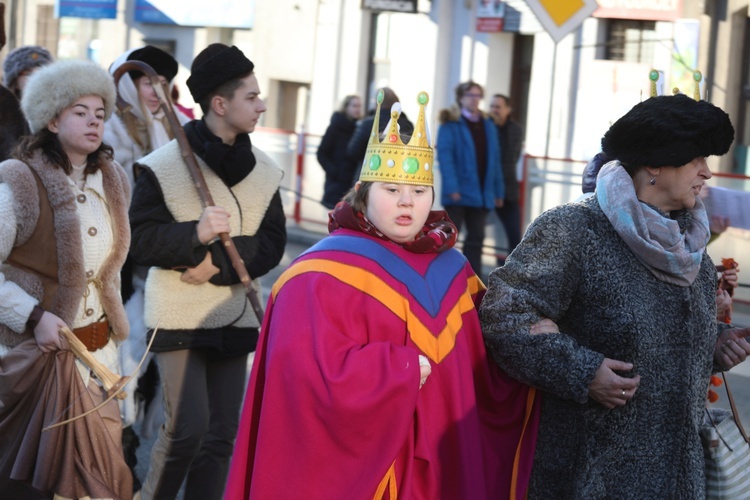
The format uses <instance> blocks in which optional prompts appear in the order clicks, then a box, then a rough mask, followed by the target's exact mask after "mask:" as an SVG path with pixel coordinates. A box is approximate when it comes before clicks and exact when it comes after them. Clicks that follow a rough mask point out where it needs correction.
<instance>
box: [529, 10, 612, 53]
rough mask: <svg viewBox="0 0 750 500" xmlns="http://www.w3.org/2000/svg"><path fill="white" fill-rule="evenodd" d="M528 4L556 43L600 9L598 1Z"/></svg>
mask: <svg viewBox="0 0 750 500" xmlns="http://www.w3.org/2000/svg"><path fill="white" fill-rule="evenodd" d="M526 3H527V4H528V6H529V8H530V9H531V10H532V11H533V12H534V14H535V15H536V17H537V18H538V19H539V22H540V23H541V25H542V26H544V29H546V30H547V32H548V33H549V34H550V36H551V37H552V39H553V40H554V41H555V43H557V42H559V41H560V40H562V39H563V38H564V37H565V35H567V34H568V33H570V32H571V31H573V30H575V29H576V28H578V26H580V25H581V23H582V22H583V20H584V19H586V18H587V17H589V16H590V15H591V13H592V12H594V11H595V10H596V9H597V8H599V5H598V4H597V3H596V0H526Z"/></svg>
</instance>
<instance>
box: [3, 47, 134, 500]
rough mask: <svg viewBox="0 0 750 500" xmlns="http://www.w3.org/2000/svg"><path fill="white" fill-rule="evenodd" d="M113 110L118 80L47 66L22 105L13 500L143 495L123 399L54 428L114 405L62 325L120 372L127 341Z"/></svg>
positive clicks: (8, 202)
mask: <svg viewBox="0 0 750 500" xmlns="http://www.w3.org/2000/svg"><path fill="white" fill-rule="evenodd" d="M114 105H115V87H114V83H113V81H112V77H111V76H110V75H109V74H108V73H107V72H106V71H105V70H103V69H102V68H100V67H98V66H97V65H95V64H93V63H90V62H84V61H61V62H56V63H53V64H51V65H49V66H46V67H44V68H42V69H40V70H38V71H37V72H35V73H34V74H33V75H32V77H31V78H30V80H29V82H28V84H27V86H26V89H25V91H24V94H23V99H22V102H21V106H22V109H23V112H24V114H25V115H26V118H27V120H28V122H29V127H30V130H31V135H30V136H27V137H25V138H24V139H23V140H22V141H21V143H20V144H19V145H18V147H17V148H16V151H15V152H14V158H15V159H12V160H7V161H5V162H3V163H1V164H0V297H2V300H0V457H3V459H2V460H0V488H2V491H3V492H8V491H13V494H12V495H11V496H13V497H17V498H30V497H31V498H33V496H31V493H30V492H31V491H33V490H37V491H41V492H43V493H44V495H46V496H49V495H54V496H55V497H56V498H60V497H61V498H82V497H91V498H130V497H131V496H132V484H131V483H132V478H131V475H130V471H129V470H128V467H127V465H126V464H125V462H124V460H123V457H122V448H121V442H120V432H121V423H120V415H119V410H118V406H117V403H116V402H114V401H110V402H109V403H107V404H105V405H103V406H102V407H101V409H99V410H98V411H96V412H94V413H92V414H90V415H88V416H86V417H84V418H81V419H79V420H76V421H74V422H72V423H70V424H68V425H65V426H61V427H56V428H54V429H52V430H49V431H46V432H43V431H42V429H43V428H45V427H46V426H49V425H52V424H54V423H56V422H58V421H60V420H63V419H66V418H69V417H73V416H75V415H76V414H81V413H83V412H85V411H87V410H89V409H92V408H94V407H95V405H97V404H99V403H102V402H103V401H104V400H105V399H106V398H107V392H106V390H105V389H104V388H103V387H102V386H101V383H100V382H99V380H98V379H97V378H96V377H94V376H93V375H92V374H91V372H90V371H89V369H88V368H86V367H85V366H84V365H83V364H81V363H80V362H78V361H73V359H74V358H73V355H72V353H71V352H70V351H69V350H68V346H67V342H65V341H63V340H62V339H61V336H60V333H59V331H60V329H62V328H64V327H69V328H70V329H72V330H73V332H74V333H75V335H76V336H77V337H78V338H79V339H80V340H81V342H83V344H84V345H85V346H86V347H87V348H88V350H89V351H90V352H91V354H92V355H93V356H94V357H95V358H96V359H97V360H98V361H99V362H100V363H102V364H104V365H105V366H107V367H108V368H109V369H110V370H111V371H113V372H116V371H117V343H119V342H121V341H122V340H124V339H125V338H126V337H127V335H128V330H129V328H128V322H127V319H126V316H125V312H124V310H123V307H122V302H121V299H120V288H119V272H120V267H121V266H122V263H123V262H124V260H125V256H126V253H127V248H128V245H129V242H130V231H129V224H128V217H127V208H128V199H129V191H130V185H129V183H128V180H127V177H126V176H125V173H124V172H123V170H122V168H121V167H120V166H119V165H118V164H117V163H115V162H114V160H113V159H112V148H110V147H109V146H107V145H106V144H104V143H103V142H102V137H103V133H104V122H105V121H106V120H107V119H108V118H109V117H110V116H111V114H112V111H113V109H114ZM31 488H33V490H31Z"/></svg>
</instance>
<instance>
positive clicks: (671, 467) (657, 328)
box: [480, 197, 726, 500]
mask: <svg viewBox="0 0 750 500" xmlns="http://www.w3.org/2000/svg"><path fill="white" fill-rule="evenodd" d="M687 223H689V220H688V221H687ZM715 287H716V273H715V270H714V267H713V263H712V262H711V259H710V258H709V257H708V255H707V254H704V258H703V261H702V264H701V269H700V273H699V274H698V277H697V278H696V279H695V281H694V282H693V284H692V285H691V286H689V287H680V286H676V285H671V284H668V283H665V282H662V281H659V280H657V279H656V278H655V277H654V276H653V275H652V274H651V272H649V270H648V269H646V267H644V265H643V264H641V262H640V261H639V260H638V259H637V258H636V257H635V255H634V254H633V253H632V251H631V250H630V249H629V248H628V246H627V245H626V244H625V242H624V241H623V240H622V239H621V238H620V236H619V235H618V234H617V233H616V232H615V230H614V228H613V227H612V225H611V224H610V223H609V221H608V219H607V218H606V216H605V215H604V213H603V212H602V210H601V208H600V207H599V203H598V201H597V200H596V198H595V197H592V198H589V199H587V200H584V201H583V202H580V203H572V204H568V205H564V206H561V207H558V208H555V209H553V210H550V211H548V212H546V213H544V214H542V215H541V216H540V217H539V218H538V219H536V221H534V223H533V224H532V225H531V226H530V227H529V229H528V232H527V233H526V236H525V237H524V239H523V241H522V242H521V244H520V245H519V246H518V247H517V248H516V250H515V251H514V252H513V254H512V256H511V257H510V258H509V259H508V260H507V262H506V265H505V266H504V267H502V268H499V269H497V270H496V271H494V272H493V273H492V274H491V275H490V278H489V290H488V292H487V295H486V296H485V298H484V301H483V303H482V307H481V310H480V316H481V319H482V328H483V331H484V333H485V340H486V342H487V345H488V349H489V351H490V353H491V355H492V356H493V358H494V359H495V361H496V362H497V363H498V364H499V365H500V366H501V367H502V368H504V369H505V370H506V371H507V372H508V373H509V374H510V375H512V376H514V377H516V378H517V379H519V380H521V381H523V382H525V383H528V384H530V385H532V386H535V387H538V388H540V389H542V391H543V393H542V417H541V422H540V428H539V438H538V443H537V450H536V456H535V459H534V467H533V471H532V478H531V485H530V490H529V497H530V498H575V499H582V498H585V499H587V500H588V499H596V498H639V499H640V498H660V499H661V498H689V499H700V498H703V497H704V476H703V452H702V448H701V443H700V439H699V437H698V425H699V422H700V421H701V417H702V415H703V411H704V408H705V404H706V392H707V390H708V382H709V377H710V375H711V372H712V368H713V348H714V343H715V341H716V338H717V335H718V332H719V330H720V329H723V328H725V327H726V326H725V325H719V324H717V322H716V319H715V318H716V306H715V293H714V290H715ZM542 317H547V318H551V319H552V320H554V321H555V322H557V324H558V325H559V327H560V332H561V333H560V334H542V335H533V336H532V335H530V334H529V326H530V325H531V324H532V323H534V322H536V321H538V320H539V319H540V318H542ZM604 357H608V358H612V359H616V360H621V361H625V362H630V363H633V365H634V369H633V373H637V374H639V375H640V376H641V384H640V387H639V389H638V391H637V392H636V394H635V397H634V398H633V399H632V400H630V401H628V403H627V404H626V405H625V406H623V407H618V408H615V409H612V410H608V409H606V408H605V407H604V406H602V405H600V404H599V403H597V402H595V401H593V400H591V399H589V397H588V387H589V384H590V383H591V381H592V380H593V379H594V375H595V373H596V370H597V368H598V367H599V366H600V365H601V363H602V360H603V358H604ZM624 376H628V374H625V375H624Z"/></svg>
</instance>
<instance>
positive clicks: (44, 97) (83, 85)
mask: <svg viewBox="0 0 750 500" xmlns="http://www.w3.org/2000/svg"><path fill="white" fill-rule="evenodd" d="M87 95H98V96H100V97H101V98H102V100H103V101H104V119H105V120H108V119H109V117H110V116H112V111H114V109H115V98H116V92H115V84H114V81H113V80H112V77H111V76H110V75H109V73H107V72H106V71H105V70H104V69H102V68H100V67H99V66H97V65H96V64H95V63H93V62H89V61H58V62H56V63H53V64H50V65H49V66H45V67H43V68H41V69H39V70H38V71H36V72H34V73H33V74H32V75H31V77H30V78H29V82H28V84H27V85H26V88H25V89H24V91H23V99H22V100H21V108H22V109H23V112H24V114H25V115H26V119H27V120H28V122H29V127H30V128H31V133H32V134H34V133H36V132H39V131H40V130H41V129H42V128H44V127H46V126H47V124H48V123H49V122H50V121H51V120H53V119H54V118H55V117H57V116H59V115H60V113H61V112H62V111H63V110H64V109H65V108H67V107H68V106H70V105H71V104H73V103H74V102H75V101H77V100H78V99H80V98H81V97H84V96H87Z"/></svg>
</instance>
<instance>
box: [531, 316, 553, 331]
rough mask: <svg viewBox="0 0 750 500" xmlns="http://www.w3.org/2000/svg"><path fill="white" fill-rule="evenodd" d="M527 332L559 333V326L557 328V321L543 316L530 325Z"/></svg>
mask: <svg viewBox="0 0 750 500" xmlns="http://www.w3.org/2000/svg"><path fill="white" fill-rule="evenodd" d="M529 333H530V334H531V335H537V334H540V333H560V328H558V326H557V323H555V322H554V321H552V320H551V319H549V318H544V319H543V320H541V321H537V322H536V323H534V324H533V325H531V328H529Z"/></svg>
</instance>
